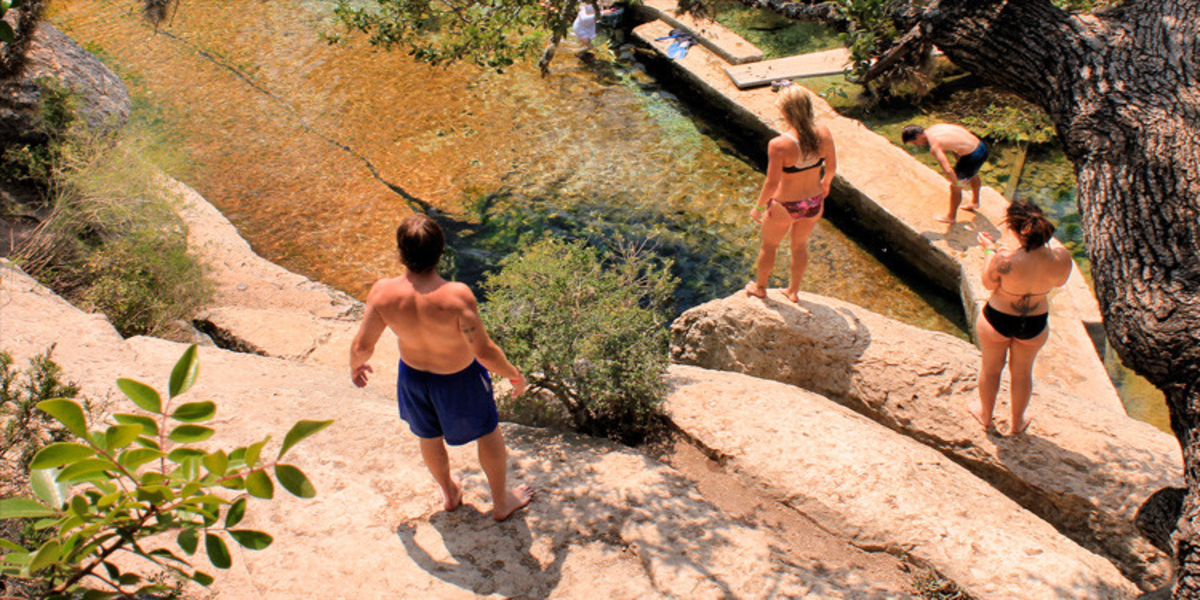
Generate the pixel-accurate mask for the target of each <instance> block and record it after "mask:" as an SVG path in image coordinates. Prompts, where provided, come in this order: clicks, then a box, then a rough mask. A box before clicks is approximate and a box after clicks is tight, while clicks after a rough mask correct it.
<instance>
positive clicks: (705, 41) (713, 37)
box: [638, 0, 763, 65]
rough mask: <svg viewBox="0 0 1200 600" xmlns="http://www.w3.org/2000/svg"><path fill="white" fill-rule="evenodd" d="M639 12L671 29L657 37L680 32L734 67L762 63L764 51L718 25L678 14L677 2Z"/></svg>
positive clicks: (652, 3)
mask: <svg viewBox="0 0 1200 600" xmlns="http://www.w3.org/2000/svg"><path fill="white" fill-rule="evenodd" d="M638 8H639V9H640V10H643V11H645V12H647V13H649V14H651V15H653V16H654V18H656V19H662V20H663V21H664V22H666V23H667V24H668V25H670V27H667V28H666V29H665V30H664V31H665V32H664V33H662V34H661V35H657V36H655V37H663V36H664V35H666V34H667V33H669V32H670V31H671V29H681V30H683V31H686V32H688V33H689V34H691V35H692V37H693V38H695V39H696V41H697V42H698V43H700V44H701V45H703V46H704V47H705V48H708V50H709V51H710V52H712V53H713V54H716V55H717V56H719V57H721V60H724V61H725V62H727V63H729V64H731V65H741V64H745V63H752V62H755V61H759V60H762V57H763V55H762V51H761V50H759V49H758V48H755V47H754V44H751V43H750V42H747V41H746V40H745V39H743V38H742V36H740V35H738V34H736V33H734V32H732V31H730V30H729V29H726V28H725V26H724V25H721V24H720V23H718V22H716V21H710V20H707V19H697V18H695V17H693V16H692V15H688V14H682V13H679V6H678V4H677V3H676V2H675V0H645V2H644V3H643V4H642V5H641V6H639V7H638Z"/></svg>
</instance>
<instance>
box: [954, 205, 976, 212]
mask: <svg viewBox="0 0 1200 600" xmlns="http://www.w3.org/2000/svg"><path fill="white" fill-rule="evenodd" d="M958 209H959V210H969V211H971V212H975V211H977V210H979V205H978V204H975V203H971V204H964V205H962V206H960V207H958Z"/></svg>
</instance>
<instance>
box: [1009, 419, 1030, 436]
mask: <svg viewBox="0 0 1200 600" xmlns="http://www.w3.org/2000/svg"><path fill="white" fill-rule="evenodd" d="M1032 422H1033V419H1032V418H1030V419H1025V420H1024V421H1018V420H1016V419H1013V422H1012V427H1010V428H1009V429H1008V435H1021V434H1022V433H1025V431H1026V430H1027V429H1029V424H1030V423H1032Z"/></svg>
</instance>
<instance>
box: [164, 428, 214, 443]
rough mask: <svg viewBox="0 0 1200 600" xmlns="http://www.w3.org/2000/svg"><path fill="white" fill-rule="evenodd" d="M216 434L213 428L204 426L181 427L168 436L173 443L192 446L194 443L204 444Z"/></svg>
mask: <svg viewBox="0 0 1200 600" xmlns="http://www.w3.org/2000/svg"><path fill="white" fill-rule="evenodd" d="M214 433H216V431H214V430H213V429H212V428H210V427H205V426H203V425H180V426H179V427H176V428H175V429H172V430H171V433H170V435H168V436H167V438H169V439H170V440H171V441H172V442H177V443H180V444H191V443H194V442H203V441H204V440H207V439H208V438H210V437H212V436H213V434H214Z"/></svg>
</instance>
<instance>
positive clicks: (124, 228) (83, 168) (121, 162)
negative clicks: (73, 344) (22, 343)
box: [14, 133, 211, 337]
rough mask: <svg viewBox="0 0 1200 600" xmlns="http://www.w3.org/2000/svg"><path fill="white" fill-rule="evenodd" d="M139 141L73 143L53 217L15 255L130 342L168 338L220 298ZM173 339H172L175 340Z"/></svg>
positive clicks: (80, 139)
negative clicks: (213, 291)
mask: <svg viewBox="0 0 1200 600" xmlns="http://www.w3.org/2000/svg"><path fill="white" fill-rule="evenodd" d="M142 150H143V146H142V142H141V140H139V139H136V138H122V139H119V140H116V141H114V140H112V139H111V138H108V137H100V136H97V137H92V136H88V135H86V134H82V133H81V134H79V135H76V136H73V137H72V138H71V139H70V141H69V143H65V145H64V151H63V152H62V153H61V155H60V156H59V163H58V166H57V167H56V168H55V177H54V182H53V188H52V190H53V198H52V200H51V203H52V210H51V213H50V216H49V218H47V219H46V221H45V222H43V223H42V225H41V226H40V227H39V229H38V230H37V232H36V233H35V234H34V236H33V237H32V238H31V239H30V240H29V241H28V242H27V243H26V244H24V245H23V246H22V247H20V248H19V249H18V250H17V252H16V253H15V255H14V257H15V258H16V260H17V261H18V262H19V263H20V264H21V266H22V268H23V269H25V271H26V272H28V273H30V274H31V275H33V276H35V277H37V278H38V280H39V281H41V282H42V283H44V284H45V285H47V286H49V287H50V288H52V289H54V290H55V291H57V292H58V293H60V294H62V295H64V296H65V297H67V298H68V299H70V300H71V301H72V302H74V303H76V304H78V305H83V306H88V307H91V308H94V309H98V310H100V311H102V312H104V313H106V314H107V315H108V316H109V318H110V319H111V320H112V321H113V325H114V326H116V328H117V329H118V330H119V331H120V332H121V333H122V334H123V335H126V336H129V335H139V334H153V335H164V333H170V328H171V327H172V325H173V323H175V322H176V321H178V320H180V319H186V318H188V317H190V316H191V315H192V314H194V313H195V312H196V311H197V310H198V308H199V307H200V306H202V305H203V304H204V303H205V302H207V300H208V298H209V297H210V296H211V284H210V283H209V282H208V280H207V279H206V277H205V275H204V272H203V270H202V268H201V267H200V265H199V263H198V262H197V261H196V259H195V258H194V257H192V256H191V255H190V254H189V253H188V252H187V228H186V226H185V225H184V223H183V221H182V220H181V219H180V218H179V216H178V215H177V214H176V213H175V211H174V209H173V208H172V203H173V202H174V201H176V199H175V198H173V197H171V196H169V195H168V193H167V192H166V191H165V189H164V188H163V186H162V185H161V183H160V182H159V179H158V171H157V170H156V168H155V167H154V166H153V165H152V164H150V163H149V162H148V161H147V160H146V159H145V158H144V157H143V155H142ZM168 337H169V336H168Z"/></svg>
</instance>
